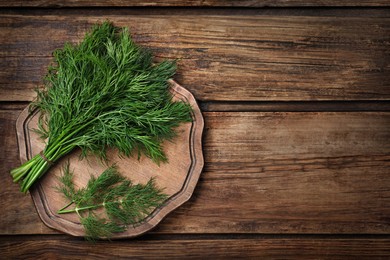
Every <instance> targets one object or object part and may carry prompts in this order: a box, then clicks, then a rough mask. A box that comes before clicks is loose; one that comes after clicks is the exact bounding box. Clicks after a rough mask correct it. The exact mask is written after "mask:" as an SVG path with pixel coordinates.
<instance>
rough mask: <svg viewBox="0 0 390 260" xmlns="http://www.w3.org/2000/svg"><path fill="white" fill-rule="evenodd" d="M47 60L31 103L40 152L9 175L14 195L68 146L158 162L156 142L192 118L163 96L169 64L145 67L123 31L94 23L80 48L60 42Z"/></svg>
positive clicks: (147, 60) (143, 55) (143, 56)
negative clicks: (15, 189) (36, 111)
mask: <svg viewBox="0 0 390 260" xmlns="http://www.w3.org/2000/svg"><path fill="white" fill-rule="evenodd" d="M54 57H55V63H54V64H53V65H52V66H51V67H50V68H49V71H48V74H47V76H46V77H45V86H44V88H43V89H38V90H37V94H38V98H37V100H36V102H34V103H33V104H32V106H31V108H32V109H39V110H40V113H41V117H40V120H39V129H36V130H37V132H38V133H39V134H40V135H41V136H42V138H46V139H47V142H46V147H45V149H44V150H43V151H42V152H41V153H40V154H37V155H36V156H34V157H33V158H32V159H30V160H29V161H27V162H26V163H24V164H23V165H21V166H20V167H18V168H15V169H13V170H12V171H11V175H12V177H13V179H14V182H21V191H22V192H27V191H28V189H29V188H30V187H31V186H32V184H33V183H34V182H35V181H36V180H38V179H39V178H40V177H41V176H42V175H43V174H44V173H45V172H46V171H47V170H48V169H49V168H50V166H51V164H52V163H54V162H56V161H57V160H58V159H59V158H61V157H62V156H64V155H66V154H68V153H69V152H71V151H72V150H73V149H74V148H76V147H79V148H81V150H82V157H85V156H86V155H88V154H95V155H98V156H99V157H101V158H102V159H105V158H106V150H107V148H110V147H114V148H117V149H118V150H119V151H120V153H121V154H122V155H125V156H131V155H132V154H133V153H134V152H136V153H138V157H139V156H140V155H141V153H144V154H145V155H146V156H148V157H150V158H151V159H153V160H154V161H155V162H157V163H158V162H160V161H166V159H167V158H166V156H165V154H164V152H163V150H162V147H161V143H162V141H163V140H164V139H169V138H172V137H173V136H174V135H175V131H174V128H175V127H177V126H178V125H179V124H180V123H181V122H188V121H191V120H192V118H191V107H190V106H189V105H188V104H186V103H184V102H173V101H172V97H171V95H170V93H169V83H168V81H167V80H168V79H169V78H171V77H172V75H173V74H174V73H175V70H176V66H175V63H174V62H170V61H163V62H161V63H158V64H155V63H153V61H152V55H151V53H150V52H149V51H147V50H146V49H144V48H141V47H139V46H137V45H136V44H135V43H134V42H133V41H132V39H131V38H130V36H129V33H128V30H127V29H126V28H117V27H115V26H113V25H112V24H111V23H109V22H104V23H103V24H100V25H96V26H95V27H94V28H93V30H92V31H91V32H90V33H88V34H87V35H86V36H85V38H84V40H83V41H82V42H81V43H80V44H77V45H71V44H65V46H64V48H63V49H59V50H56V51H55V52H54Z"/></svg>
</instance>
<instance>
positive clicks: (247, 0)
mask: <svg viewBox="0 0 390 260" xmlns="http://www.w3.org/2000/svg"><path fill="white" fill-rule="evenodd" d="M92 6H93V7H133V6H186V7H195V6H199V7H205V6H212V7H298V6H299V7H304V6H343V7H346V6H349V7H352V6H390V2H389V1H388V0H358V1H353V0H342V1H337V0H321V1H315V0H260V1H256V0H242V1H239V0H229V1H226V0H206V1H204V0H202V1H200V0H196V1H194V0H184V1H183V0H169V1H163V0H153V1H152V0H148V1H141V0H132V1H125V0H119V1H118V0H116V1H113V0H95V1H91V0H65V1H61V0H29V1H23V0H15V1H6V0H0V7H92Z"/></svg>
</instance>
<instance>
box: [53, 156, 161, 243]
mask: <svg viewBox="0 0 390 260" xmlns="http://www.w3.org/2000/svg"><path fill="white" fill-rule="evenodd" d="M59 180H60V186H59V187H57V189H58V190H59V191H61V192H62V193H63V195H64V196H65V197H66V198H67V199H68V200H70V203H69V204H68V205H66V206H65V207H63V208H62V209H60V210H59V211H58V213H59V214H65V213H77V214H78V216H79V217H80V222H81V224H82V225H83V226H84V229H85V234H86V238H87V239H88V240H96V239H98V238H110V237H111V236H112V235H113V234H114V233H118V232H124V231H126V229H127V226H128V225H135V224H137V223H140V222H141V221H142V220H144V219H145V218H146V217H147V216H148V215H150V213H151V212H152V211H153V210H154V209H155V208H156V207H158V206H160V205H161V204H162V203H163V202H164V201H165V200H166V199H167V198H168V196H167V195H165V194H163V193H162V191H161V190H159V189H158V188H157V187H156V185H155V183H154V179H150V180H149V182H148V183H147V184H146V185H142V184H137V185H133V184H132V183H131V181H130V180H128V179H126V178H124V177H122V176H121V175H120V174H119V173H118V171H117V170H116V168H115V167H110V168H108V169H107V170H105V171H104V172H103V173H102V174H101V175H100V176H99V177H98V178H95V177H93V176H92V177H91V179H90V180H89V181H88V184H87V185H86V187H85V188H81V189H76V188H75V186H74V184H73V172H72V171H70V170H69V163H68V164H66V165H65V167H64V168H63V175H62V176H61V177H60V178H59ZM72 204H74V208H72V209H67V208H68V207H70V206H71V205H72ZM101 208H103V209H104V211H105V213H104V216H102V213H100V214H99V213H96V211H97V210H98V209H101Z"/></svg>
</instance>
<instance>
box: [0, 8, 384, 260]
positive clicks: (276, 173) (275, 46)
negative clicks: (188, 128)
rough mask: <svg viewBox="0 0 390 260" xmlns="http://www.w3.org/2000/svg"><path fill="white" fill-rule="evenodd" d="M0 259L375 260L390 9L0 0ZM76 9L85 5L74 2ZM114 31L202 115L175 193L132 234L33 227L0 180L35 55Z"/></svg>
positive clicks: (18, 198)
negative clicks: (143, 49)
mask: <svg viewBox="0 0 390 260" xmlns="http://www.w3.org/2000/svg"><path fill="white" fill-rule="evenodd" d="M0 6H1V7H2V8H1V9H0V24H1V25H0V46H1V47H0V129H1V131H0V133H1V138H0V147H1V153H0V167H1V168H0V169H1V170H0V174H1V182H2V184H1V185H0V207H1V214H0V259H11V258H15V257H21V258H26V257H28V258H32V259H36V258H37V257H38V258H58V257H64V258H75V259H80V258H82V259H84V258H86V257H100V256H105V257H109V258H114V259H116V258H119V257H124V258H126V257H144V258H148V257H150V258H161V257H177V258H183V257H190V258H201V257H207V256H210V257H219V258H233V257H252V258H255V257H261V256H263V257H269V258H290V257H293V258H294V257H295V258H299V259H300V258H309V259H310V258H311V259H312V258H329V259H334V258H345V257H350V258H352V259H355V258H362V257H364V258H370V259H371V257H377V258H381V257H383V258H385V257H386V256H387V257H389V256H390V113H389V112H390V102H389V100H390V9H389V7H390V1H388V0H378V1H375V0H365V1H363V0H355V1H348V0H339V1H336V0H327V1H315V0H307V1H304V0H275V1H266V0H264V1H250V0H243V1H235V0H233V1H220V0H209V1H188V0H187V1H175V0H168V1H159V0H157V1H153V0H146V1H108V0H96V1H77V0H66V1H59V0H48V1H46V0H33V1H27V2H25V1H22V0H14V1H9V0H8V1H6V0H0ZM90 6H91V7H92V8H88V7H90ZM105 19H109V20H111V21H113V22H114V23H115V24H116V25H118V26H128V27H129V28H130V29H131V32H132V34H133V37H134V39H135V41H136V42H138V43H139V44H142V45H144V46H147V47H149V48H150V49H152V50H153V52H154V53H155V54H156V56H157V57H158V58H170V59H174V58H176V59H179V61H178V64H179V71H178V74H177V75H176V77H175V80H176V81H178V82H179V83H180V84H181V85H183V86H184V87H186V88H188V89H189V90H190V91H191V92H192V93H193V94H194V95H195V97H196V99H197V100H198V102H199V104H200V106H201V109H202V111H203V115H204V118H205V133H204V137H203V144H204V149H203V150H204V154H205V167H204V171H203V173H202V175H201V178H200V181H199V183H198V185H197V188H196V191H195V193H194V195H193V197H192V198H191V200H190V201H189V202H188V203H186V204H185V205H184V206H182V207H181V208H179V209H178V210H177V211H175V212H174V213H172V214H171V215H169V216H168V217H167V218H166V219H165V220H164V221H163V222H162V223H161V224H160V225H159V226H158V228H157V229H155V230H154V231H152V232H150V233H148V234H147V235H144V236H142V237H140V238H137V239H128V240H126V239H125V240H120V241H113V242H107V241H106V242H98V243H96V244H91V243H89V242H86V241H84V240H83V239H80V238H74V237H70V236H68V235H64V234H61V233H59V232H57V231H55V230H52V229H50V228H48V227H46V226H45V225H44V224H43V223H42V222H41V220H40V219H39V217H38V215H37V213H36V211H35V208H34V205H33V203H32V200H31V198H30V196H29V195H23V194H22V193H20V192H19V190H18V186H17V185H16V184H13V183H12V180H11V177H10V175H9V171H10V169H11V168H13V167H16V166H18V165H19V155H18V154H19V153H18V148H17V147H18V145H17V140H16V133H15V120H16V118H17V117H18V115H19V113H20V112H21V111H22V109H23V108H24V107H25V106H26V105H27V104H28V103H29V102H30V101H31V100H32V99H33V98H34V95H35V94H34V87H35V86H37V85H39V84H40V83H41V79H42V77H43V75H44V74H45V70H46V68H47V65H48V64H49V63H50V61H51V53H52V51H53V50H54V49H56V48H59V47H61V46H62V45H63V43H64V42H65V41H70V42H77V41H79V40H80V39H81V38H82V37H83V35H84V33H85V32H86V31H87V30H88V29H89V28H90V26H91V25H92V24H93V23H95V22H96V21H103V20H105Z"/></svg>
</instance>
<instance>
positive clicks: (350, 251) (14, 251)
mask: <svg viewBox="0 0 390 260" xmlns="http://www.w3.org/2000/svg"><path fill="white" fill-rule="evenodd" d="M389 246H390V240H389V239H388V238H386V239H375V238H369V239H342V238H341V239H330V238H267V237H260V238H246V239H234V238H230V239H229V238H227V239H218V238H213V239H207V238H206V239H196V238H195V239H188V238H187V239H186V238H183V239H177V238H176V239H164V240H150V239H145V240H124V241H116V242H115V243H112V242H111V243H110V242H98V243H96V244H92V243H88V242H85V241H82V240H75V239H70V238H63V237H61V236H54V237H40V236H38V237H27V238H23V237H22V238H20V237H17V236H16V237H8V240H7V239H4V238H1V237H0V252H1V253H0V256H1V257H2V258H4V259H15V258H18V259H80V258H83V259H85V258H88V259H89V258H93V259H95V258H101V257H103V256H104V257H105V258H110V259H129V258H136V259H156V258H158V259H162V258H164V259H165V258H168V259H183V258H185V259H202V258H205V259H232V258H234V259H237V258H239V259H242V258H243V259H247V258H250V259H253V258H266V259H297V258H298V259H386V257H388V255H389V254H390V249H389V248H390V247H389Z"/></svg>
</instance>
